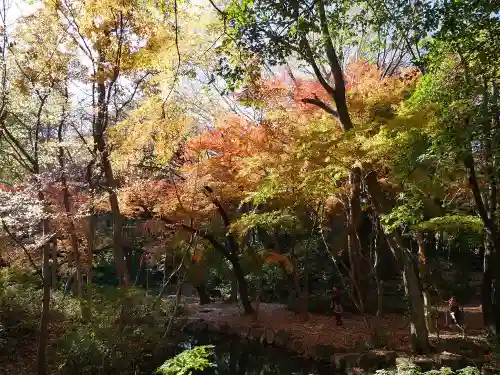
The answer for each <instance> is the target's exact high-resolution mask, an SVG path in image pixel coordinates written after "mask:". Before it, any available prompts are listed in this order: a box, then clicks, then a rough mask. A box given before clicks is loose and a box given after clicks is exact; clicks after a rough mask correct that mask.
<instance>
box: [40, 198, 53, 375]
mask: <svg viewBox="0 0 500 375" xmlns="http://www.w3.org/2000/svg"><path fill="white" fill-rule="evenodd" d="M38 199H39V200H40V201H41V202H43V203H44V199H45V198H44V195H43V193H42V192H39V193H38ZM44 204H45V203H44ZM42 226H43V234H44V236H47V235H49V233H50V224H49V219H47V218H45V219H43V222H42ZM49 259H50V243H48V242H47V243H46V244H45V245H43V247H42V275H43V296H42V311H41V316H40V326H39V341H38V351H37V374H38V375H47V354H46V349H47V334H48V325H49V307H50V275H49V273H50V264H49Z"/></svg>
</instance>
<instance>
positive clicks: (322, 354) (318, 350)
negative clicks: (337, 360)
mask: <svg viewBox="0 0 500 375" xmlns="http://www.w3.org/2000/svg"><path fill="white" fill-rule="evenodd" d="M334 354H335V349H334V348H333V347H332V346H330V345H320V344H318V345H314V347H313V358H314V359H315V360H318V361H325V362H328V363H329V362H331V359H332V357H333V355H334Z"/></svg>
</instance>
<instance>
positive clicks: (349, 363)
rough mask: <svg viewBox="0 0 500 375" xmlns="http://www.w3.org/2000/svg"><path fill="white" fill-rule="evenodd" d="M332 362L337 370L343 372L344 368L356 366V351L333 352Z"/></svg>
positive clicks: (357, 361) (357, 362) (357, 360)
mask: <svg viewBox="0 0 500 375" xmlns="http://www.w3.org/2000/svg"><path fill="white" fill-rule="evenodd" d="M334 362H335V369H336V370H337V371H338V372H344V371H345V370H346V369H349V368H353V367H358V364H359V354H358V353H344V354H335V357H334Z"/></svg>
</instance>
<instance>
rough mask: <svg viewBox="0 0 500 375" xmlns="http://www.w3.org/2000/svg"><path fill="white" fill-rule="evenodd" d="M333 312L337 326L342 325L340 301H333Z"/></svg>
mask: <svg viewBox="0 0 500 375" xmlns="http://www.w3.org/2000/svg"><path fill="white" fill-rule="evenodd" d="M333 313H334V314H335V320H336V322H337V325H338V326H341V325H342V305H341V304H340V303H335V302H334V303H333Z"/></svg>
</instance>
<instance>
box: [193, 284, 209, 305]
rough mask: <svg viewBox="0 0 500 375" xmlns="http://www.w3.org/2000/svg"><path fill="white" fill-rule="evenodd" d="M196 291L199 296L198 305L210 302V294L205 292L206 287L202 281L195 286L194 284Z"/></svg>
mask: <svg viewBox="0 0 500 375" xmlns="http://www.w3.org/2000/svg"><path fill="white" fill-rule="evenodd" d="M195 289H196V291H197V292H198V297H199V298H200V305H207V304H209V303H210V296H209V295H208V293H207V287H206V285H205V283H204V282H200V283H199V284H198V285H197V286H195Z"/></svg>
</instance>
